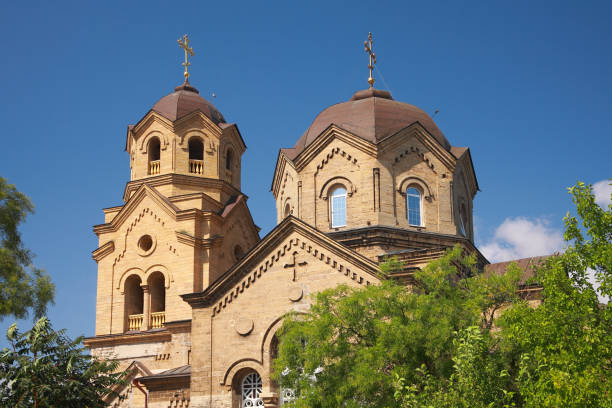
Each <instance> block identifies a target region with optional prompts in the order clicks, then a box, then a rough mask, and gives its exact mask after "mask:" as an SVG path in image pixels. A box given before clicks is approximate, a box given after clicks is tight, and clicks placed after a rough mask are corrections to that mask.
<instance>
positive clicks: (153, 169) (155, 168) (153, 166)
mask: <svg viewBox="0 0 612 408" xmlns="http://www.w3.org/2000/svg"><path fill="white" fill-rule="evenodd" d="M159 167H160V166H159V160H153V161H151V162H150V163H149V174H151V175H153V174H159Z"/></svg>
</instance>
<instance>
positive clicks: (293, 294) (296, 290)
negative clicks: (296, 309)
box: [289, 286, 304, 302]
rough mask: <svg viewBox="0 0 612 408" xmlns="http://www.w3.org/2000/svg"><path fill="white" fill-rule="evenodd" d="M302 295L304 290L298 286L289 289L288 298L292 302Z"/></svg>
mask: <svg viewBox="0 0 612 408" xmlns="http://www.w3.org/2000/svg"><path fill="white" fill-rule="evenodd" d="M303 295H304V291H303V290H302V288H301V287H299V286H294V287H292V288H291V289H289V300H291V301H292V302H297V301H298V300H300V299H301V298H302V296H303Z"/></svg>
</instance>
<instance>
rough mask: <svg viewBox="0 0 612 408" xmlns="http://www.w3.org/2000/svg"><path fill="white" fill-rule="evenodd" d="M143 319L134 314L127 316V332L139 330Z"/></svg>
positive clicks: (142, 316)
mask: <svg viewBox="0 0 612 408" xmlns="http://www.w3.org/2000/svg"><path fill="white" fill-rule="evenodd" d="M143 319H144V315H143V314H135V315H129V316H128V330H130V331H132V330H140V329H141V328H142V322H143Z"/></svg>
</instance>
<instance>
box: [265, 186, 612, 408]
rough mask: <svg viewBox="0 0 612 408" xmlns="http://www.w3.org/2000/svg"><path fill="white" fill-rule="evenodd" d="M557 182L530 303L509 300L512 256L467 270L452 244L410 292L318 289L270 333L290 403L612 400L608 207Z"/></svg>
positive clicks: (386, 267) (468, 262)
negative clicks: (307, 306)
mask: <svg viewBox="0 0 612 408" xmlns="http://www.w3.org/2000/svg"><path fill="white" fill-rule="evenodd" d="M569 190H570V194H571V195H572V199H573V202H574V203H575V205H576V216H571V215H569V214H568V215H567V216H566V217H565V225H566V228H565V235H564V237H565V239H566V241H567V244H568V247H567V248H566V250H565V252H564V253H562V254H560V255H556V256H553V257H550V258H548V259H547V260H546V262H545V263H544V264H543V265H540V266H538V267H537V269H536V271H535V277H534V278H533V281H532V282H533V283H537V284H538V285H540V286H541V287H542V291H541V303H540V304H539V306H537V307H534V305H532V304H529V302H527V301H526V300H521V299H520V298H519V297H518V295H517V289H518V283H519V282H520V279H521V271H520V270H519V269H518V267H517V266H516V264H510V266H509V267H508V269H507V270H506V272H505V273H504V274H503V275H492V276H485V275H482V274H480V275H476V276H471V273H470V272H472V268H471V266H472V265H473V259H471V258H469V257H468V258H464V257H462V256H461V250H460V249H459V248H455V249H454V250H452V251H450V252H449V253H447V254H446V255H445V256H444V257H443V258H441V259H440V260H437V261H434V262H432V263H430V264H429V265H428V266H427V267H425V268H424V269H423V270H422V271H420V272H418V273H416V275H415V285H414V290H412V291H411V290H410V289H408V288H406V287H403V286H400V285H396V284H394V283H393V282H391V281H383V283H382V284H381V285H378V286H371V287H368V288H365V289H352V288H349V287H347V286H341V287H339V288H336V289H331V290H327V291H324V292H322V293H320V294H318V295H317V297H316V300H315V302H314V304H313V306H312V307H311V310H310V311H309V312H308V313H307V314H305V315H294V316H291V317H290V318H289V319H287V321H286V322H285V324H284V325H283V328H282V330H281V332H280V345H279V355H278V358H277V360H276V363H275V378H276V379H277V381H278V382H279V383H280V385H281V386H282V387H288V388H293V389H295V391H296V394H297V395H298V399H297V400H296V401H295V402H294V405H295V406H296V407H315V408H316V407H337V406H342V407H366V406H367V407H394V406H398V405H400V406H401V407H402V408H416V407H427V408H428V407H431V408H445V407H446V408H467V407H478V408H480V407H481V408H484V407H487V408H494V407H500V408H502V407H513V406H520V407H528V408H531V407H533V408H535V407H538V408H540V407H570V408H572V407H576V408H578V407H581V408H582V407H585V408H586V407H604V408H605V407H608V408H610V407H612V311H611V308H610V307H609V304H602V303H601V300H600V299H601V298H605V297H609V296H610V295H611V294H612V293H611V292H612V278H611V277H610V272H611V271H612V243H611V242H612V206H608V208H605V209H604V208H601V207H599V206H598V205H597V204H596V203H595V199H594V196H593V193H592V190H591V187H590V186H588V185H585V184H584V183H580V182H579V183H578V184H577V185H576V186H575V187H572V188H570V189H569ZM398 268H401V264H399V263H398V262H397V260H390V261H389V262H387V263H385V264H383V265H381V270H382V271H383V275H384V274H385V273H386V274H388V273H392V272H393V271H395V270H397V269H398ZM589 275H594V276H595V279H596V281H597V284H598V285H597V286H598V287H594V286H593V285H592V284H591V283H590V281H589V279H587V278H588V277H589Z"/></svg>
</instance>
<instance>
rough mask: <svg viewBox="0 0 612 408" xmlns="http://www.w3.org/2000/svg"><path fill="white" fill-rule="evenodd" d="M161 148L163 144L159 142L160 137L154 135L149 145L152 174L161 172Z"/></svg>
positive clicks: (150, 171)
mask: <svg viewBox="0 0 612 408" xmlns="http://www.w3.org/2000/svg"><path fill="white" fill-rule="evenodd" d="M160 148H161V145H160V143H159V139H158V138H156V137H154V138H152V139H151V140H149V147H148V149H147V151H148V152H149V169H148V172H149V174H150V175H153V174H159V164H160Z"/></svg>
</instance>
